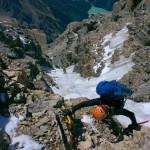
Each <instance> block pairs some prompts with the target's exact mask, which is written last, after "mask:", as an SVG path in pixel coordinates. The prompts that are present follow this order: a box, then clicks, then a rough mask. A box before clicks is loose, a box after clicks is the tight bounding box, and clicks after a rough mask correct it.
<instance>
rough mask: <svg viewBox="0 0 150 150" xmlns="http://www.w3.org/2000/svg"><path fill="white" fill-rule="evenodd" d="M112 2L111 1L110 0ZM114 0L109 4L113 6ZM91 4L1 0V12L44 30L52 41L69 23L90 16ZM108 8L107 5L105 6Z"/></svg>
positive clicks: (73, 0) (25, 25) (80, 0)
mask: <svg viewBox="0 0 150 150" xmlns="http://www.w3.org/2000/svg"><path fill="white" fill-rule="evenodd" d="M109 2H110V1H109ZM113 2H114V0H111V3H110V4H109V6H108V7H109V8H108V9H109V10H110V5H111V7H112V6H113ZM92 3H93V2H92ZM102 3H105V2H102ZM90 7H91V4H89V3H87V2H86V1H85V0H69V1H68V0H61V1H60V0H1V1H0V12H1V13H2V12H3V11H5V12H6V13H7V14H9V16H11V17H13V18H16V19H17V21H18V23H19V25H20V26H21V27H23V28H38V29H41V30H43V31H44V32H45V33H46V35H47V38H48V42H52V41H53V40H54V39H55V38H56V37H58V35H59V34H60V33H62V32H63V31H64V30H65V28H66V26H67V25H68V23H70V22H72V21H81V20H82V19H84V18H88V13H87V11H88V10H89V9H90ZM105 8H107V6H105Z"/></svg>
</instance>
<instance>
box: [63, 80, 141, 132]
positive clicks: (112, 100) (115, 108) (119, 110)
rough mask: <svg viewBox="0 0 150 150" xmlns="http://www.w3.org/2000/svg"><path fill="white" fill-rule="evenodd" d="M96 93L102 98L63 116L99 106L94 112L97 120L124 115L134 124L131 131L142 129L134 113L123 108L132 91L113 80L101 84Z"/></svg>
mask: <svg viewBox="0 0 150 150" xmlns="http://www.w3.org/2000/svg"><path fill="white" fill-rule="evenodd" d="M96 92H97V94H98V95H100V98H95V99H91V100H88V101H84V102H81V103H79V104H77V105H75V106H73V107H71V108H68V109H66V110H64V111H63V112H62V114H63V115H64V116H66V115H71V114H74V113H75V111H77V110H79V109H81V108H83V107H88V106H93V105H97V106H96V108H95V109H94V110H93V117H94V118H95V119H99V120H103V119H105V118H106V117H107V116H108V115H124V116H126V117H129V118H130V120H131V121H132V123H131V124H130V125H129V126H128V128H129V129H131V130H132V129H134V130H139V129H140V126H139V124H138V123H137V121H136V118H135V115H134V113H133V112H131V111H129V110H127V109H125V108H123V107H124V104H125V98H126V97H127V96H131V95H132V90H131V89H129V88H127V87H126V86H125V85H124V84H122V83H120V82H117V81H115V80H113V81H102V82H99V84H98V85H97V87H96Z"/></svg>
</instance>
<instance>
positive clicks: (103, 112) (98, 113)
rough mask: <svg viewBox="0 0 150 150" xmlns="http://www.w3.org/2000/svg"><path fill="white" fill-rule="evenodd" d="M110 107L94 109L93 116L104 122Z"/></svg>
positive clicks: (103, 106) (100, 106)
mask: <svg viewBox="0 0 150 150" xmlns="http://www.w3.org/2000/svg"><path fill="white" fill-rule="evenodd" d="M109 109H110V107H109V106H108V105H105V104H102V105H98V106H96V108H95V109H93V111H92V114H93V117H94V118H95V119H99V120H103V119H105V118H106V117H107V115H108V112H109Z"/></svg>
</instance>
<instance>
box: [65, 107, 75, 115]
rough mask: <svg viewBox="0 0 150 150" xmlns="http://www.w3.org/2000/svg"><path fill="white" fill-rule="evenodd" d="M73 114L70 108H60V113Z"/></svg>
mask: <svg viewBox="0 0 150 150" xmlns="http://www.w3.org/2000/svg"><path fill="white" fill-rule="evenodd" d="M71 114H73V111H72V108H69V109H65V110H62V115H63V116H67V115H71Z"/></svg>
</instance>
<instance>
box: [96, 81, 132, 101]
mask: <svg viewBox="0 0 150 150" xmlns="http://www.w3.org/2000/svg"><path fill="white" fill-rule="evenodd" d="M96 92H97V94H99V95H101V97H102V98H104V99H106V100H117V99H119V98H123V97H127V96H131V94H132V90H131V89H129V88H127V87H126V86H125V85H124V84H122V83H120V82H117V81H116V80H113V81H101V82H99V83H98V85H97V87H96Z"/></svg>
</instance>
